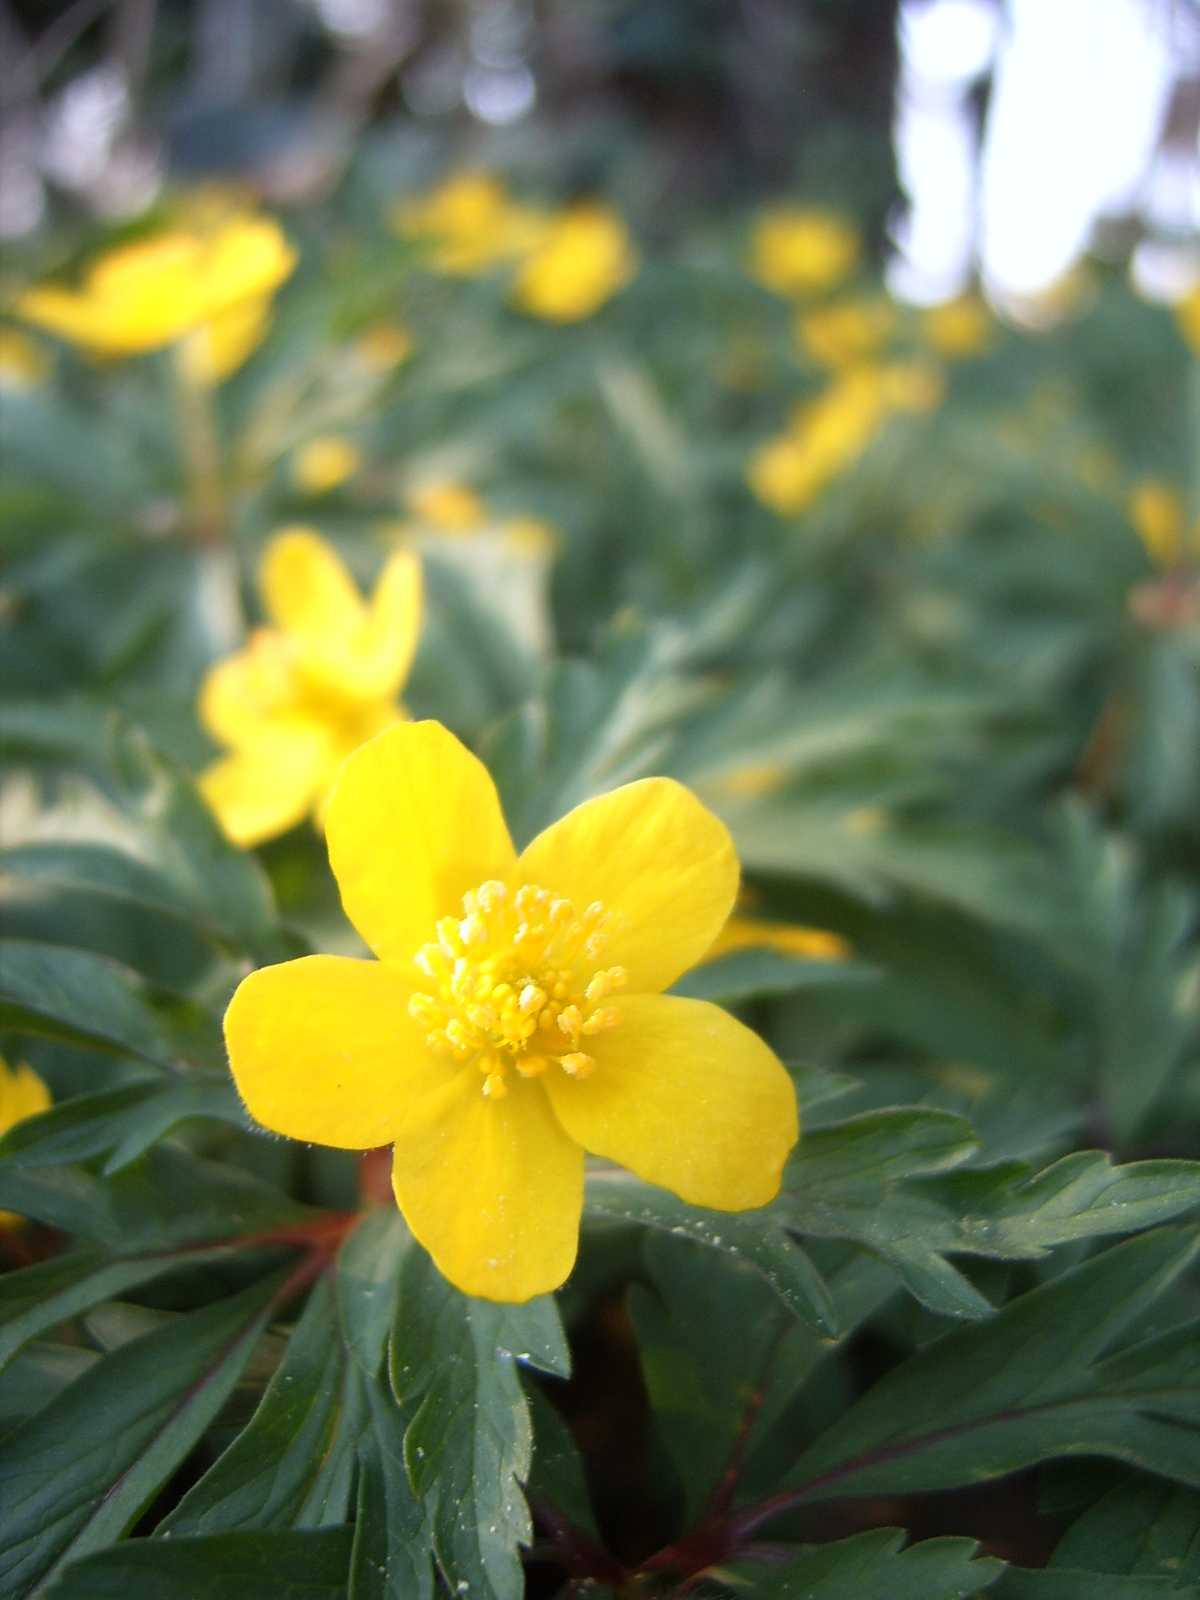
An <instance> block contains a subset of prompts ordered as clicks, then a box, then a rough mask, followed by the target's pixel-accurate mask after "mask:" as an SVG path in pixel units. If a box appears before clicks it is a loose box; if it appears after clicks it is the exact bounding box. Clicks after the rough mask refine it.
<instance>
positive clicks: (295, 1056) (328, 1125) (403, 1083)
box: [225, 956, 447, 1150]
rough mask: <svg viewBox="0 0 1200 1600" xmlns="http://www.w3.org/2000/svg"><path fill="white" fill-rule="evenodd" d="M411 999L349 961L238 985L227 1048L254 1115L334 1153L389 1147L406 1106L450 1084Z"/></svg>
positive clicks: (259, 975)
mask: <svg viewBox="0 0 1200 1600" xmlns="http://www.w3.org/2000/svg"><path fill="white" fill-rule="evenodd" d="M407 997H408V991H407V988H406V986H405V985H404V984H403V982H402V981H401V980H400V979H399V978H398V977H397V975H396V974H395V973H394V972H392V971H391V970H390V968H388V967H385V966H382V965H381V964H380V963H379V962H378V961H354V960H351V959H350V958H349V957H347V956H305V957H304V958H303V959H301V960H299V961H285V962H283V963H282V964H281V965H279V966H276V967H262V968H260V969H259V970H258V971H257V972H252V973H251V974H250V976H249V977H248V978H244V979H243V980H242V982H241V983H240V984H239V985H238V989H237V992H236V993H235V995H234V997H233V999H232V1000H231V1001H230V1004H229V1009H228V1011H227V1012H226V1013H225V1042H226V1045H227V1046H228V1049H229V1065H230V1068H231V1069H232V1071H233V1076H234V1081H235V1082H236V1084H237V1087H238V1093H239V1094H240V1095H241V1097H242V1099H243V1100H244V1101H245V1102H246V1109H247V1110H248V1111H249V1113H250V1115H251V1116H252V1117H253V1118H254V1119H255V1121H256V1122H260V1123H262V1125H263V1127H264V1128H269V1129H271V1131H272V1132H273V1133H282V1134H286V1135H287V1137H288V1138H289V1139H304V1140H308V1141H311V1142H312V1143H313V1144H328V1145H333V1146H335V1148H337V1149H340V1150H369V1149H373V1148H374V1147H375V1146H376V1145H381V1144H387V1143H388V1141H389V1140H390V1139H391V1138H392V1137H393V1135H394V1134H395V1132H396V1130H397V1128H398V1127H400V1126H401V1125H402V1123H403V1121H404V1118H405V1114H406V1112H405V1108H406V1106H407V1104H408V1103H409V1102H410V1101H413V1100H414V1099H415V1100H418V1101H423V1100H424V1099H425V1098H427V1097H428V1096H429V1095H430V1094H432V1093H434V1092H436V1090H437V1089H438V1088H439V1087H440V1086H442V1085H443V1084H444V1082H445V1080H446V1078H447V1072H446V1068H445V1066H444V1065H443V1064H442V1063H441V1062H437V1061H435V1060H434V1059H433V1058H432V1057H431V1056H430V1055H429V1054H428V1052H427V1051H426V1050H425V1049H424V1047H423V1045H422V1041H421V1033H420V1030H419V1029H418V1028H417V1027H416V1025H415V1024H414V1023H413V1022H411V1021H410V1019H409V1016H408V1012H407V1010H406V1009H405V1007H406V1003H407Z"/></svg>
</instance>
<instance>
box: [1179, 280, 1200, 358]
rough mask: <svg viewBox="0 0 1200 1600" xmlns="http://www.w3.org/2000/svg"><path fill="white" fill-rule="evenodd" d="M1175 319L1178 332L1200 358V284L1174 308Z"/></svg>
mask: <svg viewBox="0 0 1200 1600" xmlns="http://www.w3.org/2000/svg"><path fill="white" fill-rule="evenodd" d="M1175 318H1176V321H1177V322H1178V323H1179V331H1180V332H1181V333H1182V334H1183V337H1184V338H1185V339H1186V340H1187V342H1188V344H1189V345H1191V347H1192V349H1193V350H1194V351H1195V352H1196V354H1197V355H1198V356H1200V283H1198V284H1197V285H1196V287H1195V288H1194V289H1193V290H1192V292H1191V293H1190V294H1189V295H1185V296H1184V298H1183V299H1182V300H1181V301H1180V302H1179V304H1178V305H1177V306H1176V307H1175Z"/></svg>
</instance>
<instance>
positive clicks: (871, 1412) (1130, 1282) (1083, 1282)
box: [789, 1228, 1200, 1503]
mask: <svg viewBox="0 0 1200 1600" xmlns="http://www.w3.org/2000/svg"><path fill="white" fill-rule="evenodd" d="M1198 1250H1200V1237H1198V1235H1197V1233H1196V1230H1194V1229H1182V1228H1181V1229H1168V1228H1163V1229H1159V1230H1157V1231H1155V1232H1153V1233H1147V1234H1142V1235H1140V1236H1139V1237H1138V1238H1136V1239H1131V1240H1128V1241H1127V1242H1126V1243H1124V1244H1120V1245H1117V1246H1115V1247H1114V1248H1113V1249H1111V1250H1108V1251H1106V1252H1105V1253H1104V1254H1103V1255H1100V1256H1097V1257H1096V1258H1095V1259H1094V1260H1091V1261H1088V1262H1086V1263H1084V1265H1082V1266H1079V1267H1076V1268H1074V1269H1072V1270H1071V1271H1068V1272H1064V1273H1063V1274H1062V1275H1061V1276H1060V1277H1058V1278H1056V1279H1055V1280H1054V1281H1053V1282H1051V1283H1049V1284H1046V1285H1044V1286H1043V1287H1041V1288H1038V1289H1034V1290H1031V1291H1030V1292H1029V1293H1028V1294H1025V1295H1022V1296H1020V1297H1019V1298H1018V1299H1016V1300H1013V1301H1012V1302H1011V1303H1010V1304H1009V1305H1007V1306H1005V1307H1004V1309H1003V1310H1002V1311H1000V1312H998V1313H997V1314H996V1315H995V1316H994V1317H993V1318H992V1320H991V1321H990V1322H985V1323H982V1324H980V1325H978V1326H975V1327H967V1328H961V1329H957V1330H955V1331H954V1332H952V1333H949V1334H946V1335H945V1336H944V1337H943V1338H940V1339H936V1340H934V1341H933V1342H932V1343H930V1344H928V1345H926V1346H925V1347H924V1348H923V1349H922V1350H920V1351H919V1352H918V1354H916V1355H915V1356H912V1357H910V1359H909V1360H908V1361H906V1362H904V1363H903V1365H901V1366H900V1367H898V1368H896V1369H895V1370H894V1371H893V1372H890V1373H888V1375H887V1376H886V1377H884V1378H883V1379H881V1380H880V1382H878V1383H877V1384H875V1386H874V1387H873V1388H872V1389H871V1390H869V1391H868V1393H867V1394H866V1395H864V1396H863V1398H862V1399H860V1400H859V1401H858V1402H857V1403H856V1404H855V1405H853V1406H852V1407H851V1408H850V1410H849V1411H848V1412H846V1414H845V1415H844V1416H843V1417H842V1418H841V1420H840V1421H838V1422H837V1423H835V1424H834V1426H833V1427H832V1428H830V1429H829V1430H828V1431H827V1432H826V1433H825V1434H823V1435H822V1436H821V1437H820V1438H819V1439H817V1440H816V1441H815V1443H814V1444H812V1445H811V1446H810V1447H809V1449H807V1450H806V1451H805V1452H804V1454H803V1455H802V1456H801V1458H800V1460H799V1461H798V1462H797V1463H796V1464H795V1466H794V1468H793V1470H792V1472H791V1473H790V1475H789V1481H790V1482H791V1484H793V1485H794V1486H796V1489H795V1493H794V1496H793V1497H792V1498H793V1501H794V1503H801V1502H805V1501H810V1500H824V1499H829V1498H831V1497H835V1496H838V1495H847V1494H851V1495H861V1494H893V1493H903V1494H911V1493H914V1492H919V1491H922V1490H930V1489H944V1488H950V1487H953V1486H955V1485H960V1484H967V1483H979V1482H983V1481H986V1480H987V1479H988V1478H993V1477H999V1476H1002V1475H1004V1474H1006V1473H1009V1472H1014V1471H1016V1470H1017V1469H1018V1468H1021V1467H1026V1466H1030V1465H1032V1464H1033V1463H1034V1462H1037V1461H1043V1460H1046V1459H1048V1458H1049V1457H1051V1456H1055V1455H1061V1454H1066V1453H1070V1454H1088V1455H1107V1456H1114V1457H1116V1458H1117V1459H1119V1460H1123V1461H1128V1462H1131V1463H1134V1464H1137V1465H1140V1466H1143V1467H1144V1468H1146V1469H1147V1470H1149V1471H1152V1472H1156V1473H1160V1474H1162V1475H1164V1476H1167V1477H1173V1478H1176V1479H1178V1480H1179V1481H1181V1482H1183V1483H1187V1484H1191V1485H1193V1486H1196V1485H1200V1338H1198V1337H1197V1330H1196V1329H1195V1328H1194V1327H1188V1328H1183V1329H1181V1330H1175V1331H1173V1332H1171V1333H1167V1334H1165V1335H1162V1336H1160V1337H1158V1338H1154V1339H1149V1340H1146V1341H1145V1342H1144V1343H1141V1344H1135V1345H1133V1346H1130V1347H1129V1348H1127V1349H1124V1350H1121V1351H1119V1352H1118V1353H1117V1354H1115V1355H1110V1356H1108V1357H1107V1358H1106V1359H1105V1358H1103V1353H1104V1351H1105V1350H1106V1349H1108V1348H1109V1347H1111V1346H1112V1345H1113V1344H1114V1342H1115V1341H1116V1340H1117V1339H1118V1338H1119V1336H1120V1335H1121V1333H1122V1332H1123V1331H1124V1330H1125V1329H1126V1328H1127V1327H1129V1326H1130V1324H1132V1323H1134V1322H1135V1321H1136V1319H1138V1318H1139V1317H1142V1316H1144V1315H1145V1313H1146V1312H1147V1310H1148V1308H1149V1307H1150V1306H1151V1305H1153V1303H1154V1301H1155V1300H1156V1299H1157V1298H1158V1297H1159V1296H1160V1295H1162V1294H1163V1293H1164V1291H1165V1290H1166V1289H1167V1288H1168V1287H1169V1286H1170V1285H1171V1284H1172V1283H1173V1282H1174V1281H1175V1280H1176V1279H1177V1278H1178V1277H1179V1275H1180V1273H1181V1272H1183V1271H1185V1270H1186V1268H1187V1267H1188V1266H1189V1264H1190V1263H1191V1262H1192V1261H1193V1260H1194V1259H1195V1257H1196V1255H1197V1252H1198ZM931 1396H936V1402H935V1403H931Z"/></svg>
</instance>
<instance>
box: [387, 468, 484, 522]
mask: <svg viewBox="0 0 1200 1600" xmlns="http://www.w3.org/2000/svg"><path fill="white" fill-rule="evenodd" d="M406 499H407V500H408V506H409V510H410V511H411V512H412V514H413V516H414V517H416V518H417V520H418V522H423V523H425V524H427V526H429V527H431V528H436V529H437V530H438V531H439V532H440V533H475V532H476V531H477V530H478V529H480V528H481V527H482V526H483V524H484V522H485V521H486V519H487V511H486V509H485V508H484V504H483V501H482V500H481V499H480V498H479V496H478V495H477V494H476V493H475V491H474V489H468V488H467V486H466V484H463V483H448V482H444V481H442V480H440V479H439V480H437V481H434V482H429V483H419V484H415V485H414V486H413V488H411V489H410V490H409V491H408V494H407V496H406Z"/></svg>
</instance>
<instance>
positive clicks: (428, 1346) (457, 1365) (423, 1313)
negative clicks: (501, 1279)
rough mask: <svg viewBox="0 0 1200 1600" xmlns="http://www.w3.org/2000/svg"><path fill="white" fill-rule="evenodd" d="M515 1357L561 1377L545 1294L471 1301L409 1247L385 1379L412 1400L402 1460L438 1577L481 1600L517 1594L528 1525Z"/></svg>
mask: <svg viewBox="0 0 1200 1600" xmlns="http://www.w3.org/2000/svg"><path fill="white" fill-rule="evenodd" d="M517 1361H524V1362H528V1363H529V1364H530V1365H532V1366H536V1367H538V1368H540V1369H541V1370H542V1371H544V1372H550V1373H553V1374H555V1375H557V1376H560V1377H565V1376H566V1375H567V1373H568V1371H569V1368H570V1362H569V1356H568V1352H567V1347H566V1341H565V1339H564V1337H563V1332H562V1326H561V1324H560V1322H559V1320H558V1310H557V1307H556V1305H555V1302H554V1300H553V1299H552V1298H551V1297H549V1296H542V1297H541V1298H540V1299H537V1300H531V1301H529V1302H528V1304H525V1305H498V1304H495V1303H493V1302H490V1301H486V1300H475V1299H472V1298H470V1297H468V1296H467V1295H464V1294H460V1293H459V1291H458V1290H457V1289H455V1288H453V1287H452V1285H450V1284H449V1283H447V1282H446V1280H445V1279H444V1278H443V1277H442V1276H441V1274H440V1273H439V1272H438V1271H437V1269H436V1268H435V1267H434V1265H433V1263H432V1262H431V1261H430V1259H429V1257H428V1256H427V1255H425V1253H424V1251H418V1250H413V1251H410V1252H409V1254H408V1256H407V1258H406V1260H405V1263H404V1269H403V1272H402V1275H401V1292H400V1306H399V1311H398V1315H397V1318H396V1324H395V1327H394V1329H393V1333H392V1349H391V1375H392V1387H393V1389H394V1390H395V1393H396V1396H397V1398H398V1399H399V1401H400V1403H401V1404H402V1405H404V1406H406V1407H407V1406H409V1405H415V1406H416V1413H415V1415H414V1416H413V1419H412V1422H411V1423H410V1424H409V1427H408V1431H407V1433H406V1434H405V1439H404V1457H405V1461H406V1463H407V1466H408V1472H409V1476H410V1479H411V1481H412V1485H413V1488H414V1489H415V1490H416V1492H417V1494H418V1495H419V1496H420V1497H421V1499H422V1501H423V1502H424V1503H425V1505H426V1507H427V1508H428V1513H429V1516H430V1519H431V1522H432V1527H433V1542H434V1549H435V1550H436V1552H437V1559H438V1564H439V1566H440V1567H441V1569H442V1572H443V1573H444V1575H445V1577H446V1581H447V1582H448V1583H449V1584H450V1586H451V1588H454V1587H456V1586H459V1585H462V1586H464V1587H463V1589H462V1592H463V1593H469V1594H471V1595H472V1596H475V1595H478V1596H479V1600H492V1597H494V1600H519V1597H520V1595H521V1594H522V1592H523V1579H522V1573H521V1564H520V1561H519V1559H518V1556H517V1549H518V1546H520V1545H524V1544H528V1543H529V1540H530V1537H531V1534H532V1529H531V1525H530V1518H529V1509H528V1506H527V1505H526V1503H525V1497H524V1495H523V1494H522V1493H521V1485H522V1484H523V1483H524V1482H525V1481H526V1479H527V1478H528V1476H529V1467H530V1453H531V1445H532V1432H531V1428H530V1423H529V1411H528V1407H527V1405H526V1401H525V1397H524V1394H523V1392H522V1389H521V1384H520V1379H519V1378H518V1376H517V1370H516V1362H517Z"/></svg>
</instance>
